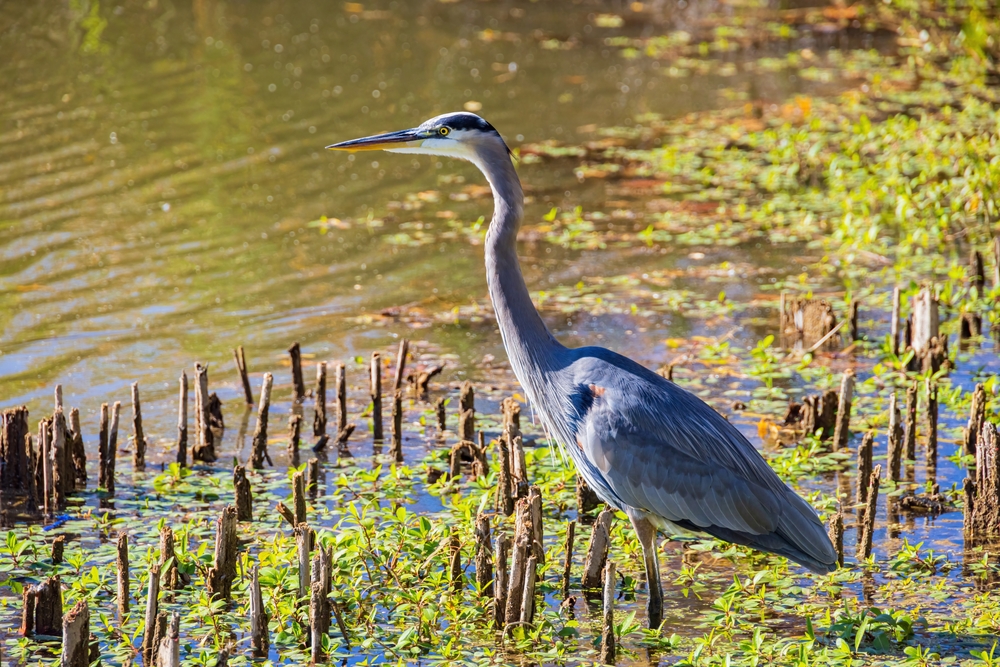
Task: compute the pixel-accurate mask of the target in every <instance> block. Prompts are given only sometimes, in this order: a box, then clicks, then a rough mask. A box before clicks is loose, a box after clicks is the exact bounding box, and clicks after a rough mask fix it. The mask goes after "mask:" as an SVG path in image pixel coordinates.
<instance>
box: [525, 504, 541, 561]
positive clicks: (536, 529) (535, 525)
mask: <svg viewBox="0 0 1000 667" xmlns="http://www.w3.org/2000/svg"><path fill="white" fill-rule="evenodd" d="M527 501H528V503H527V510H528V521H529V522H530V524H531V547H532V554H533V555H534V556H535V558H537V559H538V562H539V564H541V565H544V564H545V533H544V528H543V526H542V492H541V491H540V490H539V488H538V487H537V486H532V487H531V488H530V489H528V497H527Z"/></svg>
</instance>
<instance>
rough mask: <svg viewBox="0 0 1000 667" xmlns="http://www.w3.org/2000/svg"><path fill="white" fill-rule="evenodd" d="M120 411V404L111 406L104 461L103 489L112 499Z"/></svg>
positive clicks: (116, 403) (115, 403)
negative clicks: (105, 458)
mask: <svg viewBox="0 0 1000 667" xmlns="http://www.w3.org/2000/svg"><path fill="white" fill-rule="evenodd" d="M121 409H122V404H121V403H120V402H118V401H115V402H114V404H113V405H112V406H111V425H110V426H109V427H108V457H107V460H106V461H105V465H106V466H107V468H106V470H105V472H104V482H105V487H104V488H105V490H106V491H107V494H108V495H109V496H110V497H112V498H114V497H115V459H116V458H117V457H118V418H119V416H120V414H121Z"/></svg>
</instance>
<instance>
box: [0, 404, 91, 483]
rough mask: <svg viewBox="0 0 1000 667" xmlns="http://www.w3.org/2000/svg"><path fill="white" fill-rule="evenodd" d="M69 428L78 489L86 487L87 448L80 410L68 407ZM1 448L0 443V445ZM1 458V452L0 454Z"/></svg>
mask: <svg viewBox="0 0 1000 667" xmlns="http://www.w3.org/2000/svg"><path fill="white" fill-rule="evenodd" d="M69 428H70V433H71V434H72V438H71V440H72V443H71V445H70V447H71V452H72V456H73V472H74V477H75V479H76V486H77V488H80V489H85V488H87V450H86V449H84V446H83V431H82V430H81V428H80V411H79V410H78V409H76V408H70V411H69ZM0 449H2V445H0ZM0 458H2V454H0Z"/></svg>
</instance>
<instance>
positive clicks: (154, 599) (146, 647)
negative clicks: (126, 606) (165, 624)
mask: <svg viewBox="0 0 1000 667" xmlns="http://www.w3.org/2000/svg"><path fill="white" fill-rule="evenodd" d="M159 611H160V566H159V564H157V563H152V564H150V566H149V576H148V579H147V584H146V624H145V630H144V631H143V635H142V659H143V662H144V664H147V665H148V664H151V661H152V657H153V648H154V646H156V644H155V640H156V618H157V616H158V615H159Z"/></svg>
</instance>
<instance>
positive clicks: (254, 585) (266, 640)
mask: <svg viewBox="0 0 1000 667" xmlns="http://www.w3.org/2000/svg"><path fill="white" fill-rule="evenodd" d="M268 621H269V619H268V616H267V611H266V610H265V609H264V596H263V594H262V593H261V591H260V574H259V571H258V565H257V564H256V563H254V565H253V569H252V570H251V571H250V650H251V653H252V655H253V657H255V658H266V657H267V654H268V651H269V650H270V648H271V639H270V637H269V636H268V634H267V623H268Z"/></svg>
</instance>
